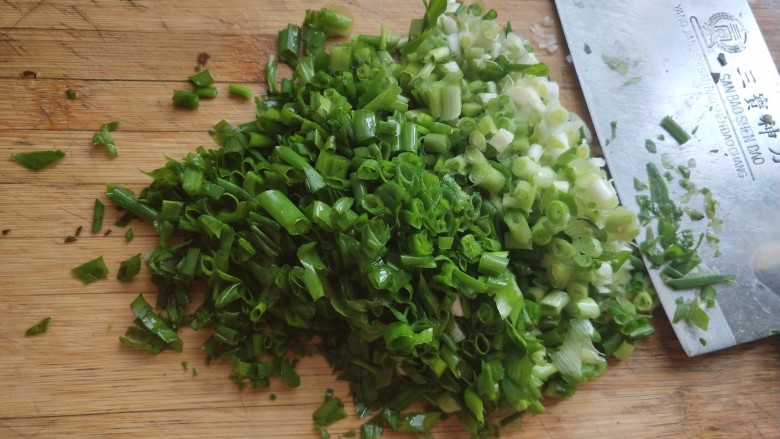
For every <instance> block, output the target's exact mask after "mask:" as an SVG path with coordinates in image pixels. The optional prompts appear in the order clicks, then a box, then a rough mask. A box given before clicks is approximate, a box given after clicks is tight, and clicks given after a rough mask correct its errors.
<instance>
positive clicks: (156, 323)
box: [130, 294, 195, 370]
mask: <svg viewBox="0 0 780 439" xmlns="http://www.w3.org/2000/svg"><path fill="white" fill-rule="evenodd" d="M130 309H131V310H132V311H133V314H135V317H136V318H137V319H138V322H139V323H140V324H141V325H143V327H144V328H146V330H147V331H149V332H151V333H152V334H154V335H155V336H156V337H157V338H158V339H159V340H160V341H161V342H163V343H165V345H167V346H168V347H170V348H171V349H173V350H175V351H179V352H181V350H182V343H181V339H180V338H179V336H178V335H176V332H175V331H174V330H173V329H171V327H170V325H169V324H168V322H167V321H165V319H164V318H163V317H162V316H160V315H159V314H157V313H155V312H154V310H153V309H152V307H151V305H149V303H148V302H147V301H146V299H144V296H143V295H141V294H139V295H138V297H136V299H135V300H133V302H132V303H131V304H130ZM193 370H195V368H193Z"/></svg>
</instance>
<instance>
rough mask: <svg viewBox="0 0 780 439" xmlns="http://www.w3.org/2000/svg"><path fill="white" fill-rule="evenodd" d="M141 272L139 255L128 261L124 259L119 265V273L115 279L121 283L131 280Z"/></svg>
mask: <svg viewBox="0 0 780 439" xmlns="http://www.w3.org/2000/svg"><path fill="white" fill-rule="evenodd" d="M140 271H141V254H140V253H139V254H137V255H135V256H132V257H130V258H128V259H125V260H124V261H122V262H121V263H120V264H119V271H118V272H117V275H116V278H117V279H119V280H121V281H127V280H130V279H132V278H133V277H134V276H135V275H136V274H138V273H139V272H140Z"/></svg>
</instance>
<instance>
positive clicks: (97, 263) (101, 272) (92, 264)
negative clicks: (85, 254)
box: [70, 256, 108, 285]
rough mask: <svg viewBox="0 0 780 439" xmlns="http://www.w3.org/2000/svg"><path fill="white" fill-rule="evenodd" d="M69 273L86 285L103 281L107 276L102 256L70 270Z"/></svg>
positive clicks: (106, 268)
mask: <svg viewBox="0 0 780 439" xmlns="http://www.w3.org/2000/svg"><path fill="white" fill-rule="evenodd" d="M70 272H71V273H73V275H74V276H76V277H77V278H79V279H80V280H81V281H82V282H84V284H85V285H87V284H91V283H92V282H95V281H96V280H100V279H105V278H106V276H108V267H107V266H106V262H105V261H104V260H103V256H100V257H98V258H95V259H93V260H91V261H88V262H85V263H83V264H81V265H79V266H78V267H75V268H73V269H71V270H70Z"/></svg>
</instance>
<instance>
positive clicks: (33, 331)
mask: <svg viewBox="0 0 780 439" xmlns="http://www.w3.org/2000/svg"><path fill="white" fill-rule="evenodd" d="M49 322H51V317H46V318H44V319H43V320H41V321H40V322H38V323H36V324H34V325H32V326H30V327H29V328H27V331H25V333H24V336H25V337H30V336H32V335H38V334H43V333H44V332H46V331H48V330H49Z"/></svg>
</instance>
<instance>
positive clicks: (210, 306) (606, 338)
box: [106, 0, 669, 438]
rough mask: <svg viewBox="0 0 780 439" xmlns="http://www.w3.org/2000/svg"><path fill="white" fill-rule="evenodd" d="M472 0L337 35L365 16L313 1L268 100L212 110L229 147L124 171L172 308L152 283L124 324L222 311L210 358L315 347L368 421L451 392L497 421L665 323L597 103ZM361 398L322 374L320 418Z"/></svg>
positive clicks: (282, 51) (262, 368) (283, 367)
mask: <svg viewBox="0 0 780 439" xmlns="http://www.w3.org/2000/svg"><path fill="white" fill-rule="evenodd" d="M454 6H457V5H453V7H452V8H449V7H448V3H447V2H446V1H445V0H431V1H429V2H428V3H427V7H426V11H425V15H424V17H423V18H421V19H420V20H415V21H414V22H413V23H412V25H411V31H410V34H411V37H410V38H409V39H406V38H404V37H401V36H399V35H395V34H393V33H392V32H390V30H389V29H387V28H386V27H382V28H381V30H380V33H379V35H356V36H353V37H352V38H349V39H345V40H343V41H340V42H336V43H334V44H333V45H331V46H329V47H325V45H324V42H325V38H324V36H326V35H332V34H335V35H342V36H343V35H344V34H345V32H348V29H349V27H350V24H351V20H350V19H349V18H348V17H346V16H344V15H342V14H339V13H337V12H334V11H332V10H330V9H322V10H319V11H309V12H307V14H306V18H305V21H304V23H303V25H302V26H296V25H289V26H287V27H286V28H285V29H283V30H282V31H281V32H280V34H279V43H278V44H279V45H278V52H277V54H276V55H275V56H274V57H271V58H270V59H269V60H268V63H267V64H266V66H267V69H266V73H267V82H268V94H267V95H264V96H261V97H259V98H257V99H256V100H255V104H256V108H255V110H256V111H255V117H254V119H252V120H250V121H248V122H246V123H242V124H238V125H233V124H230V123H228V122H227V121H224V120H223V121H220V122H218V123H217V124H215V125H214V127H213V128H212V130H211V131H210V134H211V135H212V138H213V139H214V142H215V143H216V144H217V146H218V148H205V147H200V148H197V149H195V150H194V151H192V152H191V153H189V154H187V156H186V157H184V158H182V159H181V160H175V159H169V160H167V162H166V163H165V164H164V165H163V166H162V167H161V168H159V169H156V170H153V171H151V172H149V173H148V174H149V175H150V176H151V177H152V178H153V181H152V183H151V184H150V185H149V186H147V187H146V188H144V189H143V190H141V191H140V192H139V193H138V194H136V193H134V192H132V191H130V190H129V189H127V188H124V187H121V186H119V185H117V184H108V185H107V186H106V196H107V198H108V199H109V200H111V201H112V202H113V203H114V204H116V205H117V206H119V207H121V208H123V209H125V210H126V211H127V212H129V213H130V214H132V215H133V217H137V218H140V219H143V220H144V221H147V222H149V223H151V224H153V226H154V227H155V230H156V231H157V233H158V234H159V237H160V239H159V243H158V245H157V246H156V247H155V248H154V249H153V250H152V251H151V252H150V254H149V256H148V257H147V261H146V262H147V265H148V267H149V270H150V272H151V275H152V279H153V281H154V284H155V285H156V286H157V287H158V291H157V300H156V304H155V305H156V308H157V310H153V308H152V306H151V305H150V304H149V303H147V302H146V301H145V300H144V298H143V297H142V296H140V295H139V296H138V298H137V299H136V300H135V301H134V302H133V303H132V305H131V309H132V311H133V313H134V315H135V317H136V322H137V325H136V326H131V327H130V328H129V329H128V330H127V332H126V333H125V334H124V335H123V336H122V337H120V340H121V342H122V343H123V344H126V345H129V346H133V347H138V348H141V349H145V350H148V351H150V352H160V351H162V350H164V349H174V350H181V348H182V346H181V340H180V339H179V338H178V336H177V335H176V333H177V331H178V330H179V329H181V328H183V327H185V326H189V327H190V328H192V329H196V330H197V329H203V328H210V330H211V333H210V335H209V337H208V339H207V340H206V341H205V342H204V343H203V345H202V348H203V350H204V352H205V354H206V355H207V359H208V360H212V359H222V360H225V361H229V362H231V363H232V366H233V372H232V374H231V378H232V379H233V380H234V381H235V382H236V384H237V385H238V386H239V387H242V388H243V387H245V386H251V387H253V388H259V387H268V386H269V385H270V383H271V380H272V379H278V380H280V381H281V382H283V383H285V384H287V385H288V386H290V387H296V386H298V385H300V381H301V378H300V376H299V375H298V373H297V372H296V370H295V368H296V364H297V362H298V359H300V358H301V357H302V356H304V355H308V354H309V353H311V351H312V350H316V351H317V352H318V353H320V354H322V355H323V356H324V357H325V359H326V360H327V361H328V362H329V364H330V365H331V367H332V368H333V370H334V373H336V374H337V375H338V377H339V378H341V379H344V380H347V381H348V382H349V389H350V393H351V395H352V397H353V398H354V402H355V406H356V409H357V411H358V414H359V415H360V417H361V418H366V419H367V421H366V422H365V423H364V424H363V425H362V426H361V430H360V434H361V437H363V438H377V437H380V436H381V434H382V432H383V431H384V429H385V428H389V429H392V430H393V431H398V432H405V433H413V434H425V433H426V432H428V431H429V430H430V429H431V428H432V426H433V425H434V424H435V423H436V422H437V421H438V420H439V419H440V418H442V417H447V416H455V417H457V418H458V419H459V420H460V421H461V422H462V424H463V426H464V428H465V429H466V430H467V431H468V433H469V434H471V435H473V436H477V437H486V436H490V435H494V434H498V431H499V429H500V427H501V426H502V425H504V424H505V423H508V422H511V421H512V420H514V419H516V417H517V416H518V415H519V414H521V413H539V412H541V411H543V410H544V406H543V404H542V399H543V398H544V397H546V396H549V397H555V398H561V399H566V398H569V397H570V396H571V395H572V394H573V393H574V391H575V390H576V389H577V387H578V386H579V385H581V384H582V383H584V382H586V381H588V380H589V379H593V378H596V377H599V376H601V375H603V374H604V373H605V371H606V368H607V366H608V362H607V357H608V356H610V355H614V356H616V357H618V358H625V357H626V356H627V355H629V354H630V352H631V351H632V350H633V348H634V346H635V343H636V342H637V341H639V340H641V339H643V338H646V337H648V336H650V335H651V334H653V331H654V330H653V327H652V325H651V323H650V319H651V316H652V311H653V309H654V308H655V307H656V306H657V300H656V297H655V294H654V293H655V292H654V290H653V289H652V286H651V285H650V282H649V281H648V278H647V276H646V275H645V273H644V271H643V266H642V264H641V260H640V259H639V257H638V253H636V252H635V251H633V250H632V247H631V244H630V240H631V239H633V238H634V237H636V236H637V235H638V233H639V229H638V224H639V223H638V221H637V218H636V216H635V215H634V214H632V213H631V212H630V211H629V210H628V209H627V208H625V207H624V206H620V205H619V200H618V198H617V195H616V193H615V191H614V188H613V187H612V186H611V184H610V183H609V180H608V176H607V173H606V171H605V170H604V169H603V167H602V164H601V163H600V162H599V161H597V160H593V159H592V157H591V156H590V152H589V147H588V145H587V143H586V142H585V136H584V134H583V133H584V131H585V130H584V125H583V124H582V122H578V120H577V119H575V118H571V117H570V115H569V112H568V111H566V110H565V109H563V107H562V106H561V104H560V101H559V100H558V99H557V98H556V96H557V94H556V93H555V92H554V90H555V88H556V87H557V85H554V84H553V83H551V82H550V79H549V78H548V75H549V69H548V67H547V66H546V65H545V64H543V63H541V62H539V61H538V60H537V59H536V58H535V55H534V54H533V53H531V52H530V51H529V45H528V43H527V41H525V40H523V39H522V38H521V37H519V36H518V35H516V34H513V33H507V32H505V31H503V30H502V27H501V26H499V25H498V24H497V23H496V22H495V16H496V15H497V14H496V12H495V11H492V10H483V8H482V7H481V6H478V5H471V6H469V7H464V8H455V7H454ZM445 13H446V14H448V19H447V20H446V21H443V20H440V19H439V17H440V16H441V15H442V14H445ZM445 22H446V23H448V24H447V25H444V24H442V23H445ZM473 29H480V31H479V32H471V30H473ZM450 41H455V42H458V44H461V45H462V46H463V47H462V49H463V50H456V51H453V50H451V48H450V45H449V42H450ZM485 47H495V51H496V53H495V54H494V55H495V56H492V55H490V54H489V53H488V52H486V51H485V49H484V48H485ZM491 50H492V49H491ZM277 59H278V60H280V61H282V62H285V63H287V64H288V65H289V66H290V68H291V71H292V74H291V77H287V78H281V79H280V80H277V78H276V73H277V70H276V64H275V63H276V60H277ZM202 73H203V72H200V73H199V74H198V75H201V74H202ZM196 76H197V75H196ZM203 76H204V77H205V75H203ZM196 85H197V84H196ZM539 93H546V96H548V97H546V98H545V99H544V100H541V101H539V102H537V99H534V96H538V94H539ZM185 97H186V96H185ZM187 99H189V98H187ZM650 186H651V188H652V187H653V185H650ZM665 209H669V207H668V206H665ZM194 284H197V285H202V286H203V287H204V288H205V289H206V291H207V294H206V295H205V296H206V299H205V300H203V302H202V303H200V304H199V305H198V306H197V308H196V309H195V310H194V311H190V302H191V300H192V298H191V296H190V292H191V287H192V286H193V285H194ZM193 372H194V369H193ZM344 415H345V412H344V407H343V404H342V403H341V401H340V400H339V399H338V398H336V397H335V396H332V395H330V396H329V397H326V401H325V402H324V403H323V405H322V407H320V408H319V409H318V410H317V411H316V412H315V414H314V421H315V425H316V426H317V427H318V428H319V429H318V430H317V431H319V432H320V433H321V434H323V435H324V434H328V435H329V434H330V433H328V432H327V430H325V428H324V427H325V426H327V425H330V423H332V422H333V421H335V420H337V419H340V418H342V417H343V416H344Z"/></svg>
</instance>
